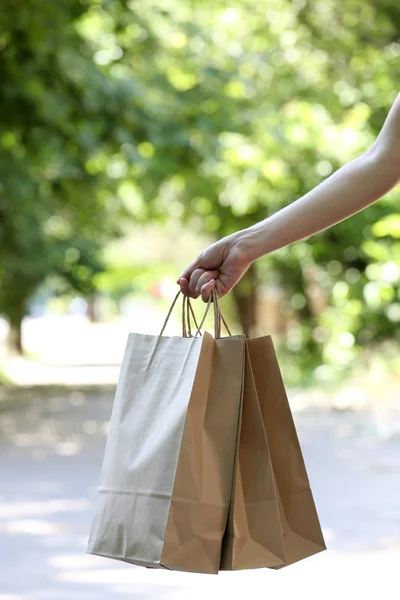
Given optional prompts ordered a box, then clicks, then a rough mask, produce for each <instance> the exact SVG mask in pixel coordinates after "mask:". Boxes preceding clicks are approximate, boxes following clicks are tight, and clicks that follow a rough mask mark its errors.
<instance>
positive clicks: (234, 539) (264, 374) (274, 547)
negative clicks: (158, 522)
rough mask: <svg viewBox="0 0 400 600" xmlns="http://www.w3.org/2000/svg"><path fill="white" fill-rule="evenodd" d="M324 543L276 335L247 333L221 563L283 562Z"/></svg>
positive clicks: (319, 548) (249, 566) (234, 565)
mask: <svg viewBox="0 0 400 600" xmlns="http://www.w3.org/2000/svg"><path fill="white" fill-rule="evenodd" d="M325 549H326V547H325V542H324V539H323V535H322V531H321V527H320V523H319V519H318V515H317V512H316V508H315V504H314V500H313V496H312V492H311V489H310V484H309V480H308V476H307V472H306V468H305V465H304V460H303V457H302V453H301V449H300V445H299V441H298V437H297V433H296V429H295V425H294V422H293V417H292V414H291V411H290V407H289V403H288V400H287V396H286V392H285V388H284V385H283V381H282V377H281V373H280V369H279V365H278V362H277V359H276V355H275V351H274V347H273V343H272V339H271V337H270V336H266V337H261V338H255V339H248V340H246V362H245V376H244V392H243V408H242V416H241V424H240V435H239V443H238V446H237V456H236V466H235V472H234V481H233V492H232V503H231V509H230V513H229V517H228V523H227V531H226V534H225V537H224V541H223V548H222V556H221V566H220V568H221V570H237V569H252V568H259V567H272V568H281V567H284V566H287V565H290V564H292V563H294V562H296V561H299V560H301V559H304V558H306V557H309V556H311V555H313V554H316V553H318V552H321V551H323V550H325Z"/></svg>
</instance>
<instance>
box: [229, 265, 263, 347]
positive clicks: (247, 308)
mask: <svg viewBox="0 0 400 600" xmlns="http://www.w3.org/2000/svg"><path fill="white" fill-rule="evenodd" d="M256 275H257V274H256V267H255V266H254V264H251V265H250V267H249V269H248V270H247V271H246V273H245V274H244V275H243V277H242V279H241V280H240V281H239V283H238V284H237V285H236V286H235V287H234V288H233V290H232V294H233V297H234V299H235V304H236V308H237V312H238V317H239V322H240V325H241V326H242V330H243V333H244V334H245V335H246V336H250V335H252V333H253V332H254V329H255V327H256V325H257V312H256V309H257V277H256Z"/></svg>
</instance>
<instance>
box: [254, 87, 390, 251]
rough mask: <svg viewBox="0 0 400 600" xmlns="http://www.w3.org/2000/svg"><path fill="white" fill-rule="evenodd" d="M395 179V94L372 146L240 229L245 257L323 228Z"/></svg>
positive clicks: (354, 210)
mask: <svg viewBox="0 0 400 600" xmlns="http://www.w3.org/2000/svg"><path fill="white" fill-rule="evenodd" d="M399 179H400V95H399V96H398V97H397V99H396V101H395V102H394V104H393V107H392V109H391V111H390V113H389V115H388V117H387V119H386V122H385V124H384V127H383V128H382V131H381V133H380V135H379V136H378V138H377V140H376V142H375V143H374V144H373V146H372V147H371V148H370V149H369V150H368V152H366V153H365V154H363V155H362V156H360V157H359V158H357V159H355V160H353V161H352V162H350V163H348V164H347V165H345V166H344V167H342V168H341V169H339V170H338V171H336V173H334V174H333V175H331V177H329V178H328V179H326V180H325V181H323V182H322V183H321V184H320V185H318V186H317V187H316V188H314V189H313V190H312V191H311V192H309V193H308V194H306V195H305V196H303V197H302V198H300V199H299V200H297V201H296V202H293V203H292V204H290V205H289V206H287V207H285V208H283V209H282V210H280V211H279V212H277V213H275V214H274V215H272V216H271V217H269V218H268V219H265V221H262V222H261V223H257V224H256V225H254V226H253V227H250V228H249V229H247V230H245V231H243V232H242V239H243V244H244V246H245V248H246V252H247V253H248V257H249V260H250V261H251V262H253V261H254V260H256V259H257V258H259V257H260V256H263V255H265V254H268V253H270V252H273V251H274V250H278V249H279V248H282V247H283V246H287V245H288V244H292V243H293V242H296V241H298V240H301V239H304V238H306V237H309V236H311V235H313V234H314V233H317V232H319V231H323V230H324V229H327V228H328V227H331V226H332V225H335V224H336V223H339V222H340V221H343V220H344V219H347V218H348V217H350V216H351V215H353V214H355V213H357V212H359V211H360V210H362V209H363V208H365V207H367V206H369V205H370V204H372V203H373V202H375V201H376V200H377V199H378V198H380V197H381V196H383V195H384V194H385V193H386V192H388V191H389V190H390V189H391V188H392V187H394V186H395V185H396V183H398V181H399Z"/></svg>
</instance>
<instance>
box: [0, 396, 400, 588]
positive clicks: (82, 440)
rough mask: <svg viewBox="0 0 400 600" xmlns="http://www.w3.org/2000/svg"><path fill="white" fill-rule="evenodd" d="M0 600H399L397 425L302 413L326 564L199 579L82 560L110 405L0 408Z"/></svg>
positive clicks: (396, 418)
mask: <svg viewBox="0 0 400 600" xmlns="http://www.w3.org/2000/svg"><path fill="white" fill-rule="evenodd" d="M0 411H1V412H0V429H1V431H0V452H1V453H0V600H113V599H114V598H115V599H124V598H129V599H132V600H170V599H171V600H175V599H176V600H181V599H185V600H192V599H193V600H200V599H201V600H204V599H207V600H217V599H218V600H225V598H226V599H228V598H229V599H231V598H233V599H236V598H237V599H239V598H240V599H241V598H248V599H250V598H251V599H252V600H261V599H268V598H277V599H279V600H289V599H290V600H292V599H294V598H295V599H296V600H303V599H304V600H322V599H323V600H330V599H332V600H333V599H339V598H342V599H343V600H347V599H348V600H350V599H351V600H353V599H355V600H358V599H362V600H376V598H385V600H392V599H393V600H394V599H398V598H399V591H398V590H399V584H398V572H399V566H400V435H399V431H400V413H399V412H395V411H393V409H392V410H391V411H390V412H388V413H374V412H370V411H369V412H368V411H366V410H365V411H358V412H355V413H350V412H333V413H332V412H327V411H325V412H324V411H321V412H317V411H315V410H313V411H311V410H309V411H303V412H299V413H297V414H296V415H295V418H296V424H297V426H298V431H299V435H300V439H301V443H302V446H303V450H304V455H305V458H306V462H307V466H308V470H309V475H310V479H311V484H312V487H313V490H314V495H315V499H316V502H317V506H318V508H319V513H320V517H321V522H322V525H323V528H324V531H325V534H326V539H327V543H328V545H329V548H330V549H329V552H325V553H323V554H320V555H318V556H316V557H313V558H311V559H308V560H307V561H304V562H303V563H300V564H297V565H293V566H291V567H289V568H288V569H283V570H282V571H279V572H274V571H269V570H263V569H261V570H257V571H247V572H237V573H228V574H221V575H219V576H218V577H216V576H199V575H193V574H184V573H173V572H166V571H151V570H146V569H141V568H136V567H132V566H129V565H125V564H123V563H118V562H117V561H112V560H107V559H102V558H98V557H94V556H89V555H86V554H85V546H86V540H87V534H88V530H89V526H90V519H91V511H92V503H93V501H94V498H95V493H96V487H97V484H98V479H99V470H100V466H101V461H102V454H103V450H104V444H105V435H106V430H107V421H108V418H109V414H110V411H111V397H110V395H104V394H103V395H102V394H100V395H90V394H89V395H83V394H82V393H78V392H74V393H65V392H64V393H61V394H60V395H59V396H55V397H52V398H50V399H42V398H40V397H38V398H36V397H35V394H33V398H32V399H31V400H30V401H29V402H26V401H22V400H21V401H20V402H19V401H16V402H15V405H14V406H13V407H12V408H11V406H10V405H9V404H6V403H4V402H3V406H2V407H1V405H0Z"/></svg>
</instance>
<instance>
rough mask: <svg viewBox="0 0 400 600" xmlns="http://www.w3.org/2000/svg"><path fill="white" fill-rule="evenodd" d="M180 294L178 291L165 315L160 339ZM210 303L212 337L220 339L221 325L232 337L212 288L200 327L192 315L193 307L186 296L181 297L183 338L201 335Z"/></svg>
mask: <svg viewBox="0 0 400 600" xmlns="http://www.w3.org/2000/svg"><path fill="white" fill-rule="evenodd" d="M181 293H182V291H181V290H179V292H178V293H177V294H176V296H175V298H174V300H173V302H172V304H171V307H170V309H169V311H168V313H167V316H166V318H165V321H164V324H163V326H162V329H161V331H160V334H159V336H160V337H161V336H162V334H163V333H164V331H165V328H166V326H167V323H168V321H169V318H170V316H171V313H172V311H173V309H174V306H175V304H176V302H177V300H178V298H179V295H180V294H181ZM211 301H212V302H213V304H214V335H215V337H216V338H220V337H221V323H222V324H223V325H224V327H225V329H226V331H227V333H228V335H229V336H231V335H232V333H231V332H230V329H229V327H228V325H227V322H226V320H225V318H224V316H223V314H222V313H221V309H220V306H219V302H218V294H217V290H216V289H215V288H214V290H213V291H212V293H211V294H210V297H209V298H208V302H207V306H206V310H205V312H204V315H203V318H202V319H201V322H200V325H199V324H198V323H197V320H196V315H195V314H194V311H193V307H192V305H191V302H190V298H189V297H188V296H183V301H182V336H183V337H197V336H198V335H199V334H200V335H202V333H201V328H202V327H203V325H204V321H205V320H206V317H207V314H208V311H209V310H210V306H211ZM191 317H192V319H193V322H194V324H195V327H196V333H195V335H194V336H193V335H192V329H191Z"/></svg>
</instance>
